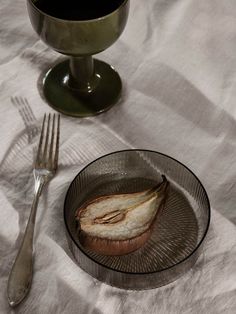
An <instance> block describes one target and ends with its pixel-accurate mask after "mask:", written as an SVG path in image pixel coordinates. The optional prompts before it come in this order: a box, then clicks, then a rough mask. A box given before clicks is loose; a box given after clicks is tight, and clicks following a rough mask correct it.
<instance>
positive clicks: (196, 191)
mask: <svg viewBox="0 0 236 314" xmlns="http://www.w3.org/2000/svg"><path fill="white" fill-rule="evenodd" d="M162 174H164V175H165V176H166V177H167V179H168V180H169V181H170V189H169V194H168V198H167V200H166V203H165V207H164V209H163V210H162V213H161V215H160V217H159V218H158V219H157V221H156V223H155V226H154V229H153V232H152V236H151V238H150V239H149V240H148V241H147V242H146V244H145V245H144V246H143V247H142V248H140V249H139V250H137V251H135V252H133V253H130V254H127V255H123V256H112V257H111V256H104V255H99V254H96V253H94V252H91V251H88V250H86V249H85V248H83V246H82V245H81V244H80V242H79V238H78V231H77V225H76V221H75V211H76V209H77V208H78V207H80V206H81V205H82V204H83V203H84V202H85V201H87V200H91V199H93V198H95V197H98V196H101V195H108V194H114V193H129V192H138V191H142V190H145V189H147V188H150V187H153V186H155V185H156V184H157V183H158V182H161V181H162V178H161V175H162ZM64 219H65V224H66V229H67V233H68V241H69V245H70V248H71V250H72V252H73V254H74V256H75V259H76V260H77V262H78V264H79V266H80V267H81V268H82V269H83V270H85V271H86V272H87V273H89V274H90V275H92V276H93V277H95V278H97V279H98V280H100V281H103V282H105V283H107V284H109V285H112V286H116V287H119V288H124V289H134V290H140V289H150V288H155V287H159V286H162V285H165V284H167V283H170V282H172V281H174V280H176V279H177V278H178V277H179V276H181V275H183V274H184V273H185V272H187V271H188V270H189V269H190V268H191V267H192V266H193V265H194V263H195V261H196V259H197V258H198V256H199V254H200V249H201V247H202V245H201V244H202V242H203V240H204V238H205V236H206V233H207V231H208V227H209V223H210V204H209V200H208V196H207V193H206V191H205V189H204V187H203V186H202V184H201V182H200V181H199V180H198V178H197V177H196V176H195V175H194V174H193V173H192V172H191V171H190V170H189V169H188V168H187V167H186V166H184V165H183V164H181V163H180V162H178V161H177V160H175V159H173V158H171V157H169V156H167V155H164V154H161V153H158V152H155V151H148V150H124V151H118V152H114V153H111V154H108V155H105V156H103V157H101V158H98V159H97V160H95V161H93V162H92V163H90V164H89V165H88V166H86V167H85V168H84V169H83V170H82V171H80V173H79V174H78V175H77V176H76V177H75V179H74V180H73V181H72V183H71V185H70V187H69V189H68V192H67V195H66V199H65V204H64Z"/></svg>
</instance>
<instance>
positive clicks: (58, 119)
mask: <svg viewBox="0 0 236 314" xmlns="http://www.w3.org/2000/svg"><path fill="white" fill-rule="evenodd" d="M59 139H60V114H58V116H57V135H56V148H55V156H54V160H53V169H54V170H56V169H57V166H58V155H59Z"/></svg>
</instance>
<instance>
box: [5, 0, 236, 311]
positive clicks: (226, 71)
mask: <svg viewBox="0 0 236 314" xmlns="http://www.w3.org/2000/svg"><path fill="white" fill-rule="evenodd" d="M0 16H1V23H0V117H1V124H0V144H1V150H0V204H1V205H0V214H1V228H0V261H1V267H0V275H1V288H0V313H27V314H32V313H34V314H44V313H71V314H74V313H82V314H83V313H84V314H88V313H93V314H100V313H105V314H111V313H117V314H118V313H127V314H132V313H136V314H138V313H140V314H142V313H149V314H152V313H166V314H171V313H174V314H176V313H181V314H182V313H193V314H196V313H207V314H210V313H212V314H213V313H214V314H215V313H236V298H235V296H236V263H235V259H236V227H235V225H234V223H235V222H236V209H235V203H236V193H235V192H236V162H235V160H236V144H235V139H236V122H235V119H236V105H235V104H236V75H235V69H236V27H235V25H236V2H235V0H224V1H222V0H198V1H195V0H148V1H144V0H131V8H130V15H129V21H128V24H127V27H126V29H125V31H124V33H123V34H122V36H121V38H120V39H119V40H118V41H117V42H116V43H115V44H114V45H113V46H112V47H110V48H109V49H107V50H106V51H104V52H103V53H101V54H99V55H98V56H97V57H98V58H100V59H102V60H106V61H107V62H108V63H110V64H112V65H113V66H115V67H116V68H117V69H118V71H119V73H120V75H121V76H122V79H123V84H124V90H123V97H122V100H121V101H120V102H119V104H117V105H116V106H115V107H113V108H112V109H111V110H110V111H108V112H107V113H105V114H102V115H100V116H96V117H92V118H86V119H75V118H70V117H66V116H63V117H62V123H61V125H62V132H61V143H60V165H59V171H58V175H57V176H56V177H55V179H53V181H52V182H51V183H50V185H49V187H48V189H47V191H45V193H44V194H43V196H42V198H41V201H40V204H39V211H38V216H37V228H36V233H35V265H34V278H33V284H32V289H31V291H30V294H29V296H28V298H27V299H26V301H25V302H24V303H22V304H21V305H20V306H19V307H18V308H16V309H14V310H12V309H10V308H9V306H8V304H7V300H6V285H7V278H8V274H9V271H10V269H11V265H12V263H13V260H14V258H15V256H16V253H17V249H18V247H19V243H20V240H21V239H22V233H23V230H24V228H25V225H26V221H27V218H28V215H29V209H30V204H31V201H32V184H33V178H32V172H31V170H32V160H33V156H34V155H33V154H34V149H35V148H36V146H37V142H38V137H37V136H35V135H34V136H33V137H32V136H30V134H31V133H30V130H32V128H34V129H35V128H36V129H37V127H39V126H40V124H41V122H42V117H43V114H44V112H50V111H52V109H51V108H50V107H49V106H48V105H47V104H46V103H45V102H44V101H43V100H42V98H41V97H40V95H39V91H38V89H37V84H38V80H39V77H40V74H41V73H42V71H43V70H45V69H47V68H48V67H49V66H50V65H51V64H52V63H53V62H54V61H55V60H56V59H57V58H58V57H59V55H58V54H57V53H56V52H54V51H52V50H51V49H49V48H48V47H47V46H46V45H45V44H44V43H42V42H41V41H40V40H39V39H38V37H37V35H36V34H35V33H34V31H33V29H32V27H31V25H30V22H29V19H28V16H27V11H26V6H25V1H23V0H19V1H13V0H11V1H9V0H1V3H0ZM11 96H22V97H25V98H27V100H28V102H29V104H30V106H29V107H25V108H22V107H21V106H17V105H16V104H14V103H13V102H12V101H11ZM34 134H36V133H34ZM125 148H146V149H152V150H157V151H160V152H163V153H166V154H168V155H170V156H172V157H174V158H176V159H178V160H179V161H181V162H183V163H185V164H186V165H187V166H188V167H189V168H190V169H191V170H193V171H194V173H195V174H196V175H197V176H198V177H199V178H200V180H201V181H202V182H203V184H204V186H205V188H206V190H207V192H208V195H209V198H210V201H211V205H212V221H211V226H210V230H209V234H208V237H207V240H206V243H205V247H204V252H203V254H202V256H201V257H200V258H199V260H198V262H197V264H196V265H195V266H194V268H193V269H192V270H191V271H189V272H188V273H187V274H186V275H184V276H183V277H181V278H180V279H179V280H177V281H176V282H174V283H172V284H169V285H168V286H165V287H162V288H159V289H153V290H149V291H140V292H137V291H125V290H121V289H116V288H112V287H110V286H108V285H105V284H103V283H101V282H98V281H97V280H95V279H93V278H92V277H90V276H89V275H88V274H86V273H85V272H84V271H82V270H81V269H80V268H79V267H78V266H77V265H76V264H75V263H74V261H73V258H72V256H71V253H70V251H69V249H68V246H67V242H66V238H65V228H64V222H63V201H64V197H65V193H66V191H67V188H68V185H69V183H70V182H71V180H72V179H73V178H74V176H75V175H76V174H77V172H78V171H79V170H80V169H82V168H83V167H84V166H85V165H86V164H88V163H89V162H90V161H92V160H94V159H95V158H97V157H99V156H101V155H103V154H105V153H108V152H111V151H115V150H120V149H125ZM230 220H231V221H230ZM233 222H234V223H233Z"/></svg>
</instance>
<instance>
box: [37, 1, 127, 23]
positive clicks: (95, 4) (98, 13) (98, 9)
mask: <svg viewBox="0 0 236 314" xmlns="http://www.w3.org/2000/svg"><path fill="white" fill-rule="evenodd" d="M32 1H33V0H32ZM123 2H125V0H63V1H59V0H36V1H33V3H34V4H35V6H36V7H37V8H38V9H39V10H41V11H43V12H44V13H46V14H48V15H51V16H54V17H57V18H59V19H64V20H75V21H76V20H79V21H80V20H91V19H96V18H99V17H102V16H105V15H107V14H109V13H111V12H113V11H115V10H116V9H118V8H119V6H120V5H121V4H122V3H123Z"/></svg>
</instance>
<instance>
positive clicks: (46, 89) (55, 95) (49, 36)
mask: <svg viewBox="0 0 236 314" xmlns="http://www.w3.org/2000/svg"><path fill="white" fill-rule="evenodd" d="M27 9H28V14H29V17H30V21H31V24H32V26H33V28H34V30H35V31H36V33H37V34H38V35H39V36H40V38H41V40H42V41H44V42H45V43H46V44H47V45H48V46H49V47H51V48H53V49H54V50H56V51H57V52H59V53H61V54H63V55H66V56H69V57H70V58H67V59H66V60H64V61H62V62H60V63H58V64H56V65H55V66H53V67H52V68H50V69H49V70H48V72H47V73H46V75H45V77H44V79H43V93H44V97H45V99H46V101H47V102H48V104H49V105H50V106H51V107H53V108H54V109H55V110H57V111H59V112H62V113H64V114H67V115H70V116H76V117H86V116H91V115H95V114H99V113H101V112H104V111H106V110H108V109H109V108H111V107H112V106H113V105H114V104H115V103H116V102H117V101H118V100H119V98H120V95H121V89H122V83H121V79H120V76H119V74H118V73H117V72H116V70H115V69H114V68H113V67H112V66H111V65H109V64H107V63H105V62H103V61H100V60H97V59H93V57H92V55H94V54H96V53H99V52H101V51H103V50H105V49H106V48H108V47H109V46H110V45H112V44H113V43H114V42H115V41H116V40H117V39H118V38H119V36H120V35H121V33H122V32H123V30H124V28H125V25H126V22H127V18H128V12H129V0H74V1H72V0H66V1H64V0H63V1H55V0H50V1H49V0H27Z"/></svg>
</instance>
